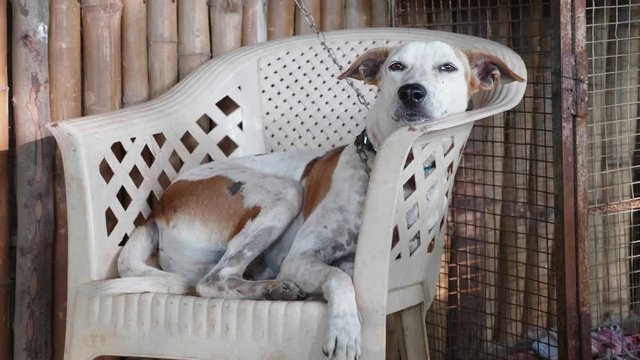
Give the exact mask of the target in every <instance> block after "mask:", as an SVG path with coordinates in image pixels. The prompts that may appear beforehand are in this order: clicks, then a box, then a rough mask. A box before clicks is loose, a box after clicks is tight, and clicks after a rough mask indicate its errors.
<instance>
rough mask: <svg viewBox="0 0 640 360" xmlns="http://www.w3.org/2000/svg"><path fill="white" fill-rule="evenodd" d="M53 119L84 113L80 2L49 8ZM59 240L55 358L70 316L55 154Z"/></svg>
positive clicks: (63, 205)
mask: <svg viewBox="0 0 640 360" xmlns="http://www.w3.org/2000/svg"><path fill="white" fill-rule="evenodd" d="M49 11H50V15H49V21H50V24H49V73H50V84H51V93H50V102H51V120H52V121H61V120H65V119H70V118H75V117H79V116H81V115H82V86H81V84H82V83H81V82H82V79H81V76H80V74H81V69H82V67H81V55H80V54H81V39H80V4H79V3H78V1H77V0H51V2H50V7H49ZM55 156H56V157H55V211H56V239H55V243H54V245H53V254H54V257H53V323H52V326H53V334H52V337H53V338H52V340H53V359H59V360H62V359H63V358H64V341H65V329H66V318H67V254H68V247H67V237H68V236H67V235H68V234H67V201H66V193H65V183H64V171H63V166H62V157H61V154H60V152H59V151H56V155H55Z"/></svg>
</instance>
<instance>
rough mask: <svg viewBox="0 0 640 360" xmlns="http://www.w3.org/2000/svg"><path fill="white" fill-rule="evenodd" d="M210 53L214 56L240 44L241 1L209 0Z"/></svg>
mask: <svg viewBox="0 0 640 360" xmlns="http://www.w3.org/2000/svg"><path fill="white" fill-rule="evenodd" d="M209 4H210V7H211V9H210V15H209V16H210V17H211V54H212V55H213V56H214V57H216V56H218V55H221V54H224V53H226V52H227V51H231V50H233V49H237V48H239V47H240V46H241V45H242V1H241V0H210V1H209Z"/></svg>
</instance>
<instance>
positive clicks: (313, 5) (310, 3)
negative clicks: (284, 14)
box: [296, 0, 322, 35]
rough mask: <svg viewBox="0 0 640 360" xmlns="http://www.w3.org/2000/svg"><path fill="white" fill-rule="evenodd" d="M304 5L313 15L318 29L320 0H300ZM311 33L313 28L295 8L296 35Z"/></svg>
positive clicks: (320, 13)
mask: <svg viewBox="0 0 640 360" xmlns="http://www.w3.org/2000/svg"><path fill="white" fill-rule="evenodd" d="M302 1H303V2H304V4H305V5H306V8H307V10H309V11H310V12H311V15H313V19H314V20H315V21H316V26H317V27H318V29H320V25H321V24H322V8H321V6H320V0H302ZM305 34H313V30H312V29H311V28H310V27H309V24H307V20H306V19H305V17H304V15H303V14H302V12H301V11H300V9H296V35H305Z"/></svg>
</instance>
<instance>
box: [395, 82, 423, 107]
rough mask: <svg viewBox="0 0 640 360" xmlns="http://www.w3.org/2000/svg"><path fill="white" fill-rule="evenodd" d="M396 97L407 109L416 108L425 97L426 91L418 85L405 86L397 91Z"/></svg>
mask: <svg viewBox="0 0 640 360" xmlns="http://www.w3.org/2000/svg"><path fill="white" fill-rule="evenodd" d="M398 97H399V98H400V101H402V104H403V105H404V106H405V107H407V108H408V109H411V108H414V107H416V106H418V105H419V104H420V103H421V102H422V100H424V99H425V98H426V97H427V89H425V88H424V86H422V85H420V84H406V85H402V86H401V87H400V89H398Z"/></svg>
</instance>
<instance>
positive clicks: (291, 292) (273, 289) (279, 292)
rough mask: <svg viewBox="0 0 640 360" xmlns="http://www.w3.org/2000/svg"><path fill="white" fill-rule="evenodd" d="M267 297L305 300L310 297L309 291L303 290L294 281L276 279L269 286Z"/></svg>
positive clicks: (271, 298) (270, 298)
mask: <svg viewBox="0 0 640 360" xmlns="http://www.w3.org/2000/svg"><path fill="white" fill-rule="evenodd" d="M266 297H267V299H269V300H285V301H288V300H304V299H306V298H307V297H308V295H307V293H305V292H304V291H302V289H300V288H299V287H298V285H296V284H295V283H293V282H292V281H278V280H274V281H273V283H272V284H271V285H270V286H269V287H268V289H267V294H266Z"/></svg>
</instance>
